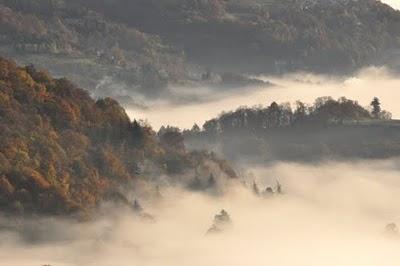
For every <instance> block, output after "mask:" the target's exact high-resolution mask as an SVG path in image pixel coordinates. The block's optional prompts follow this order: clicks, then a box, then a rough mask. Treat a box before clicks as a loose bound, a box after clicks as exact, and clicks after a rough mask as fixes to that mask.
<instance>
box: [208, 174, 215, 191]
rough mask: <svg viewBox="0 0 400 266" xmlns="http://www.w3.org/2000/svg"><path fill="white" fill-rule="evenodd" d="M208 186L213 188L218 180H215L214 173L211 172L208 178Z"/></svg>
mask: <svg viewBox="0 0 400 266" xmlns="http://www.w3.org/2000/svg"><path fill="white" fill-rule="evenodd" d="M207 183H208V187H210V188H212V187H214V186H215V184H216V182H215V178H214V175H213V174H210V177H209V178H208V182H207Z"/></svg>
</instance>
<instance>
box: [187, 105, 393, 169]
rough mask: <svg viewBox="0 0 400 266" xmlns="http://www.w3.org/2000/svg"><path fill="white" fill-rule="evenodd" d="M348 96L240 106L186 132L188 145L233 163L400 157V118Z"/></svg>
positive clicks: (376, 106)
mask: <svg viewBox="0 0 400 266" xmlns="http://www.w3.org/2000/svg"><path fill="white" fill-rule="evenodd" d="M370 109H371V110H369V109H367V108H364V107H362V106H360V105H359V104H358V103H357V102H356V101H352V100H349V99H346V98H340V99H338V100H335V99H333V98H331V97H321V98H318V99H316V101H315V103H314V104H313V105H308V104H306V103H303V102H300V101H298V102H297V103H296V106H295V108H293V109H292V107H291V105H290V104H289V103H283V104H277V103H275V102H273V103H272V104H271V105H269V106H267V107H261V106H260V107H254V108H247V107H243V108H239V109H237V110H236V111H233V112H226V113H222V114H221V115H220V116H219V117H217V118H215V119H211V120H209V121H207V122H206V123H205V124H204V125H203V127H202V129H200V127H199V126H197V125H195V126H193V128H192V129H191V130H188V131H185V132H184V136H185V142H186V144H187V146H188V147H190V148H191V149H197V150H198V149H204V148H205V149H208V150H214V151H215V152H219V153H221V154H223V155H224V156H226V157H228V158H230V159H232V160H236V161H246V160H248V161H250V162H253V163H254V162H258V163H259V162H267V161H275V160H289V161H291V160H294V161H310V162H315V161H320V160H328V159H337V160H343V159H344V158H345V159H362V158H369V159H371V158H373V159H378V158H388V157H395V156H399V155H400V122H399V121H397V120H391V114H390V113H389V112H387V111H384V110H382V108H381V103H380V101H379V99H377V98H375V99H373V101H372V102H371V108H370Z"/></svg>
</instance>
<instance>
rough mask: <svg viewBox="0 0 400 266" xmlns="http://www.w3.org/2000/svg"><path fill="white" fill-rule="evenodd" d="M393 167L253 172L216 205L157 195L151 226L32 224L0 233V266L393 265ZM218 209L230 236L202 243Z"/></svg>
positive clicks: (213, 200)
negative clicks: (277, 189)
mask: <svg viewBox="0 0 400 266" xmlns="http://www.w3.org/2000/svg"><path fill="white" fill-rule="evenodd" d="M399 162H400V161H399V160H386V161H359V162H355V163H352V164H350V163H337V162H326V163H322V164H319V165H305V164H295V163H277V164H273V165H270V166H267V167H256V168H253V169H252V170H251V172H252V174H250V173H248V174H247V175H246V176H248V178H247V180H246V182H247V184H248V185H247V186H243V185H241V184H236V185H233V186H232V187H231V189H230V190H229V192H228V193H227V194H226V195H224V196H218V197H212V196H207V195H205V194H202V193H194V192H188V191H185V190H180V189H174V188H164V189H163V190H162V193H163V196H164V199H163V200H162V201H161V202H159V203H158V204H154V203H151V202H143V204H142V205H143V207H144V208H145V210H146V211H147V212H149V213H152V214H153V215H154V216H155V217H156V221H155V222H149V221H146V220H143V219H140V218H138V217H137V216H135V215H133V214H132V213H131V212H130V211H129V210H127V209H114V210H112V211H111V210H110V209H106V210H105V211H103V214H102V215H100V217H99V218H97V219H95V220H94V221H91V222H85V223H77V222H72V221H66V220H59V219H42V220H36V221H30V222H29V223H30V225H29V226H23V227H22V228H25V230H22V231H21V232H20V233H16V232H14V231H12V230H7V229H6V228H4V229H3V230H2V231H1V233H0V239H1V240H0V265H21V266H22V265H29V266H31V265H43V264H50V265H54V266H59V265H61V266H64V265H71V266H72V265H74V266H75V265H85V266H86V265H100V266H102V265H143V266H159V265H171V266H187V265H193V266H200V265H201V266H203V265H231V266H239V265H240V266H241V265H255V266H256V265H269V264H271V265H297V266H303V265H304V266H305V265H307V266H310V265H315V266H317V265H318V266H320V265H324V266H330V265H332V266H333V265H343V266H346V265H348V266H354V265H356V266H358V265H359V266H369V265H386V266H387V265H398V264H399V263H400V253H399V252H398V248H399V246H400V238H399V237H398V236H397V235H395V234H393V236H388V235H387V234H385V230H384V228H385V225H386V224H388V223H390V222H400V205H399V204H398V202H399V200H400V196H399V195H400V193H399V187H400V186H399V185H400V180H399V170H400V167H399ZM253 179H255V180H256V182H257V183H258V186H259V187H260V189H265V188H266V187H267V186H274V185H275V182H276V180H279V182H280V183H282V185H283V191H284V194H283V195H274V196H269V197H266V198H262V197H257V196H255V195H254V194H253V193H252V190H251V186H252V182H253ZM221 209H225V210H227V211H228V213H229V214H230V216H231V218H232V221H233V225H232V227H231V228H230V229H229V230H227V231H225V232H223V233H221V234H216V235H206V231H207V230H208V228H209V226H210V225H211V223H212V219H213V216H214V215H215V214H216V213H218V212H219V211H220V210H221ZM7 222H9V224H13V221H11V222H10V221H9V220H8V218H6V217H3V218H2V224H7ZM19 228H21V226H20V227H19ZM35 233H36V235H35Z"/></svg>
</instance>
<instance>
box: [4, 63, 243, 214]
mask: <svg viewBox="0 0 400 266" xmlns="http://www.w3.org/2000/svg"><path fill="white" fill-rule="evenodd" d="M0 136H1V138H0V207H1V208H2V210H3V211H4V210H6V211H12V212H25V213H31V212H33V213H51V214H56V213H58V214H66V213H71V212H76V211H80V212H82V211H84V212H85V211H90V210H91V209H93V208H95V207H96V206H98V204H100V203H101V202H102V201H103V200H104V199H106V198H109V195H113V194H115V193H117V194H118V193H120V192H121V191H120V189H121V188H126V189H128V188H130V189H132V191H135V188H136V189H138V188H137V186H139V185H140V184H142V183H147V184H149V187H153V189H155V187H156V186H157V185H159V183H158V182H159V181H160V180H161V179H164V180H163V181H162V182H161V181H160V184H175V183H176V184H180V185H182V186H184V187H190V186H191V184H192V183H193V182H194V181H196V182H204V183H206V182H207V181H208V180H209V178H210V176H212V177H213V181H214V182H213V187H208V188H209V189H215V190H216V191H217V190H218V188H217V186H218V185H220V184H221V182H224V180H228V179H230V178H235V177H236V174H235V172H234V171H233V170H232V169H231V168H230V166H229V165H228V164H227V163H226V162H225V161H222V160H218V159H217V158H216V157H215V156H214V155H212V154H211V155H210V154H208V153H205V152H202V153H201V152H194V153H189V152H186V150H185V146H184V145H183V137H182V135H180V134H177V133H174V132H165V133H164V134H162V135H156V134H155V132H154V131H153V130H152V129H151V127H150V126H148V125H146V124H144V123H139V122H137V121H133V122H131V121H130V119H129V118H128V116H127V115H126V113H125V111H124V110H123V109H122V107H121V106H120V105H119V104H118V103H117V102H116V101H114V100H113V99H111V98H105V99H100V100H97V101H94V100H93V99H92V98H91V97H89V94H88V93H87V92H86V91H84V90H82V89H78V88H76V87H75V86H74V85H73V84H72V83H70V82H69V81H68V80H66V79H53V78H52V77H50V76H49V75H48V74H47V73H46V72H41V71H37V70H35V69H34V68H33V67H31V66H28V67H18V66H17V65H16V64H15V63H13V62H11V61H7V60H5V59H1V58H0ZM138 190H140V189H138ZM150 191H151V190H150ZM143 193H150V192H148V191H147V192H145V191H143ZM150 194H151V193H150Z"/></svg>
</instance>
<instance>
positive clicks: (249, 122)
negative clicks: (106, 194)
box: [185, 97, 391, 136]
mask: <svg viewBox="0 0 400 266" xmlns="http://www.w3.org/2000/svg"><path fill="white" fill-rule="evenodd" d="M380 105H381V104H380V102H379V99H378V98H375V99H373V101H372V102H371V108H372V111H369V110H367V109H366V108H364V107H362V106H361V105H359V104H358V102H357V101H352V100H349V99H346V98H345V97H342V98H339V99H338V100H335V99H333V98H332V97H320V98H318V99H316V100H315V103H314V104H313V105H311V106H309V105H307V104H305V103H303V102H301V101H297V102H296V106H295V108H294V109H293V108H292V107H291V105H290V104H289V103H283V104H277V103H276V102H273V103H271V105H269V106H268V107H266V108H263V107H253V108H247V107H241V108H239V109H237V110H236V111H232V112H228V113H223V114H221V115H220V116H219V117H218V118H215V119H212V120H209V121H207V122H206V123H205V124H204V125H203V131H200V129H199V127H198V126H197V125H194V126H193V128H192V130H190V131H185V134H205V135H208V136H217V135H218V134H221V135H225V134H227V135H229V134H230V133H231V132H233V131H240V130H244V131H250V132H261V131H268V130H269V129H273V128H284V127H296V126H298V127H302V126H321V125H343V124H348V123H357V122H361V121H371V120H390V119H391V114H390V113H389V112H387V111H384V110H381V107H380Z"/></svg>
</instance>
